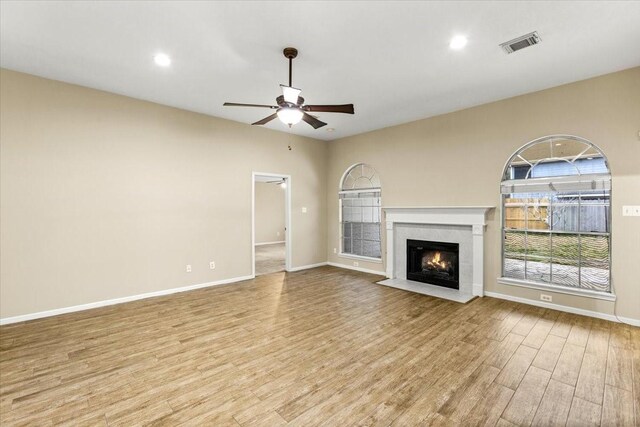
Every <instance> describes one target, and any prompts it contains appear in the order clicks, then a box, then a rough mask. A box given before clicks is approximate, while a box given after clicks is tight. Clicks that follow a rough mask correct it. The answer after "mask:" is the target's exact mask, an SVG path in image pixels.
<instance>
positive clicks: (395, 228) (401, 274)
mask: <svg viewBox="0 0 640 427" xmlns="http://www.w3.org/2000/svg"><path fill="white" fill-rule="evenodd" d="M491 209H493V206H459V207H454V206H437V207H388V208H382V210H383V211H384V213H385V221H386V241H387V269H386V276H387V279H386V280H383V281H381V282H378V283H379V284H381V285H385V286H391V287H394V288H399V289H404V290H407V291H412V292H418V293H421V294H425V295H431V296H435V297H440V298H446V299H449V300H452V301H457V302H462V303H464V302H468V301H470V300H472V299H473V298H474V297H476V296H483V295H484V283H483V271H484V268H483V266H484V264H483V263H484V232H485V216H486V213H487V212H488V211H489V210H491ZM407 239H415V240H430V241H439V242H448V243H458V244H459V245H460V255H459V256H460V289H449V288H445V287H442V286H437V285H430V284H427V283H421V282H415V281H411V280H407V270H406V269H407V253H406V248H407Z"/></svg>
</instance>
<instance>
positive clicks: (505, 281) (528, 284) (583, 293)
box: [497, 277, 616, 301]
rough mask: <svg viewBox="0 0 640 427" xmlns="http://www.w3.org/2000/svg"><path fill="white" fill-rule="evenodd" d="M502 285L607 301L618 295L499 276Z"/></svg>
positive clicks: (614, 298)
mask: <svg viewBox="0 0 640 427" xmlns="http://www.w3.org/2000/svg"><path fill="white" fill-rule="evenodd" d="M497 280H498V283H500V284H501V285H508V286H518V287H521V288H530V289H538V290H541V291H550V292H557V293H560V294H567V295H576V296H580V297H585V298H593V299H600V300H605V301H615V300H616V295H615V294H614V293H613V292H603V291H593V290H590V289H580V288H571V287H569V286H562V285H553V284H551V283H542V282H533V281H530V280H520V279H513V278H511V277H498V279H497Z"/></svg>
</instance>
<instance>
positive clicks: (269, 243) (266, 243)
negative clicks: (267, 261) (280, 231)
mask: <svg viewBox="0 0 640 427" xmlns="http://www.w3.org/2000/svg"><path fill="white" fill-rule="evenodd" d="M276 243H284V240H280V241H277V242H262V243H256V246H265V245H275V244H276Z"/></svg>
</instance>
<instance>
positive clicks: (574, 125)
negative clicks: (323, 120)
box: [327, 68, 640, 319]
mask: <svg viewBox="0 0 640 427" xmlns="http://www.w3.org/2000/svg"><path fill="white" fill-rule="evenodd" d="M514 78H516V77H515V76H514ZM639 131H640V68H633V69H629V70H626V71H622V72H619V73H614V74H609V75H605V76H602V77H598V78H594V79H590V80H585V81H581V82H576V83H573V84H569V85H564V86H560V87H557V88H553V89H549V90H545V91H541V92H536V93H532V94H528V95H523V96H519V97H515V98H511V99H507V100H504V101H499V102H495V103H491V104H486V105H482V106H479V107H474V108H470V109H467V110H463V111H458V112H455V113H451V114H446V115H442V116H438V117H433V118H430V119H425V120H420V121H416V122H412V123H408V124H405V125H400V126H396V127H391V128H386V129H381V130H378V131H374V132H370V133H366V134H362V135H357V136H354V137H350V138H345V139H341V140H338V141H333V142H332V143H330V148H329V163H328V164H329V175H328V183H327V208H328V211H327V216H328V226H329V228H328V238H329V241H328V245H327V249H328V252H327V253H328V258H329V261H331V262H334V263H341V264H346V265H353V260H351V259H346V258H341V257H339V256H338V255H335V254H334V253H333V248H338V247H339V246H338V203H337V198H336V192H337V190H338V185H339V181H340V177H341V176H342V174H343V172H344V171H345V170H346V169H347V168H348V167H349V166H350V165H352V164H354V163H358V162H365V163H368V164H370V165H372V166H373V167H375V168H376V169H377V170H378V172H379V174H380V179H381V181H382V203H383V206H447V205H449V206H470V205H477V206H486V205H490V206H496V207H499V204H500V197H499V194H498V191H499V189H498V186H499V182H500V179H501V174H502V170H503V167H504V165H505V162H506V161H507V160H508V158H509V157H510V156H511V154H513V152H514V151H516V150H517V149H518V148H519V147H521V146H522V145H524V144H525V143H527V142H529V141H531V140H533V139H535V138H538V137H541V136H544V135H550V134H560V133H563V134H572V135H578V136H581V137H584V138H587V139H588V140H590V141H592V142H593V143H595V144H596V145H598V146H599V147H600V148H601V149H602V150H603V151H604V153H605V154H606V155H607V156H608V159H609V162H610V166H611V170H612V174H613V183H612V185H613V194H612V209H613V218H612V221H613V223H612V229H613V233H612V245H613V248H612V260H613V262H612V264H613V265H612V267H613V271H612V277H613V279H612V280H613V284H614V287H615V292H616V294H617V295H618V302H617V305H618V307H617V313H618V315H619V316H624V317H629V318H634V319H640V262H639V260H640V218H638V217H622V206H623V205H640V138H639V137H638V132H639ZM425 185H426V186H428V188H429V190H428V191H426V190H421V186H425ZM500 253H501V248H500V209H499V208H497V209H496V210H494V211H493V212H491V213H490V214H489V216H488V225H487V230H486V239H485V277H484V280H485V287H486V289H487V290H488V291H492V292H498V293H502V294H507V295H511V296H517V297H522V298H529V299H534V300H539V294H540V292H539V291H535V290H531V289H525V288H517V287H513V286H506V285H500V284H498V283H497V282H496V278H497V277H499V276H500V271H501V259H500V256H501V255H500ZM359 266H360V267H361V268H362V267H364V268H369V269H372V270H376V271H380V272H382V271H384V266H383V265H382V264H375V263H367V262H363V261H359ZM545 293H549V292H545ZM552 294H553V302H554V303H557V304H562V305H567V306H572V307H576V308H582V309H588V310H594V311H599V312H602V313H608V314H610V313H612V312H613V305H612V304H611V303H609V302H604V301H601V300H594V299H587V298H582V297H574V296H569V295H564V294H558V293H552Z"/></svg>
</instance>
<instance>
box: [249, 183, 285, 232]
mask: <svg viewBox="0 0 640 427" xmlns="http://www.w3.org/2000/svg"><path fill="white" fill-rule="evenodd" d="M284 193H285V190H284V189H283V188H282V187H280V186H279V185H276V184H271V183H266V182H256V206H255V209H256V217H255V221H256V243H258V244H259V243H268V242H280V241H284Z"/></svg>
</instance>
